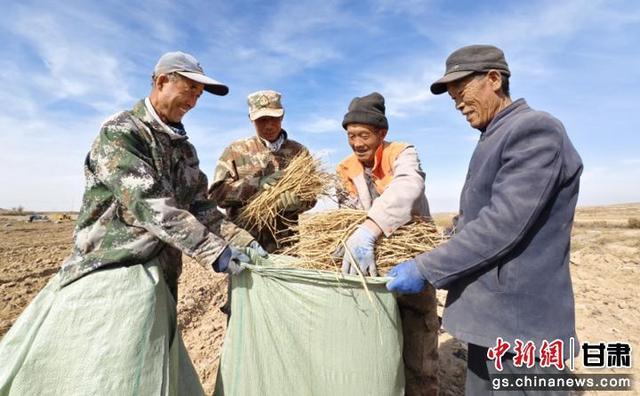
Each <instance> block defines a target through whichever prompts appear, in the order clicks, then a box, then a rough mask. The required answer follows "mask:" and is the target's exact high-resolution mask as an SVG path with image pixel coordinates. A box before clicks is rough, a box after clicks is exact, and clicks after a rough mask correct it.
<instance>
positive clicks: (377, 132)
mask: <svg viewBox="0 0 640 396" xmlns="http://www.w3.org/2000/svg"><path fill="white" fill-rule="evenodd" d="M386 135H387V131H386V130H384V129H378V128H376V127H374V126H371V125H367V124H356V123H353V124H349V125H347V137H348V138H349V146H351V149H352V150H353V153H354V154H355V156H356V158H358V161H360V162H361V163H362V164H363V165H364V166H366V167H368V168H370V167H372V166H373V164H374V163H375V157H376V150H377V149H378V147H380V145H381V144H382V142H384V138H385V136H386Z"/></svg>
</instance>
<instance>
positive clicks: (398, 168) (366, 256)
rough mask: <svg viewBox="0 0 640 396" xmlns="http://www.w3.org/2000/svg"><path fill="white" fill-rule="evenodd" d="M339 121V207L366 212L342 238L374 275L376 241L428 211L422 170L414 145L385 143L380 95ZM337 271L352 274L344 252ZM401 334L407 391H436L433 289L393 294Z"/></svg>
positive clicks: (360, 101) (357, 103)
mask: <svg viewBox="0 0 640 396" xmlns="http://www.w3.org/2000/svg"><path fill="white" fill-rule="evenodd" d="M342 126H343V128H344V129H346V130H347V137H348V139H349V145H350V146H351V148H352V149H353V154H351V155H350V156H348V157H347V158H345V159H344V160H343V161H342V162H341V163H340V164H339V165H338V168H337V173H338V176H339V178H340V180H341V182H342V185H341V186H340V187H339V188H338V202H339V204H340V206H341V207H350V208H355V209H363V210H366V211H367V215H368V217H367V220H366V221H365V222H364V223H362V224H361V225H360V226H359V227H358V228H357V229H356V231H355V232H354V233H353V234H352V235H351V236H350V237H349V238H348V240H347V242H346V246H347V248H348V249H349V251H350V252H351V257H353V258H354V259H355V261H356V263H357V265H358V266H359V268H360V270H361V271H362V273H363V274H364V275H370V276H377V275H378V273H377V270H376V264H375V260H374V246H375V243H376V241H377V240H378V239H379V238H380V237H383V234H384V237H388V236H389V235H391V234H392V233H393V232H394V231H395V230H396V229H398V228H399V227H400V226H402V225H404V224H406V223H408V222H409V221H410V220H411V218H412V216H414V215H418V216H430V213H429V204H428V202H427V197H426V196H425V193H424V189H425V187H424V172H423V171H422V169H421V168H420V160H419V159H418V153H417V152H416V149H415V148H414V146H412V145H410V144H406V143H400V142H387V141H385V140H384V138H385V137H386V135H387V131H388V129H389V123H388V121H387V118H386V116H385V104H384V97H383V96H382V95H380V94H379V93H377V92H373V93H371V94H369V95H366V96H363V97H356V98H354V99H353V100H352V101H351V104H350V105H349V110H348V112H347V114H345V116H344V120H343V122H342ZM342 255H343V261H342V271H343V272H344V273H351V274H355V273H357V271H356V268H355V267H354V265H356V263H352V262H351V261H350V259H349V255H348V254H346V255H345V254H344V252H342ZM398 306H399V308H400V315H401V317H402V328H403V336H404V347H403V359H404V363H405V378H406V387H405V394H407V395H436V394H437V393H438V328H439V327H440V325H439V322H438V316H437V312H436V299H435V289H433V288H427V289H426V290H425V291H424V292H423V293H420V294H417V295H406V296H399V297H398Z"/></svg>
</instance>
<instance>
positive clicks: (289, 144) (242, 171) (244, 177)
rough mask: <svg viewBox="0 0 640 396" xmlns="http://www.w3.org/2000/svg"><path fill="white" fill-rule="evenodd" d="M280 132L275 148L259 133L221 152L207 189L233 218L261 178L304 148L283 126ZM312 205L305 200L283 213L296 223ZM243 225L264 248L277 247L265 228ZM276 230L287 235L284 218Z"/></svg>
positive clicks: (255, 189)
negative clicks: (267, 145) (281, 139)
mask: <svg viewBox="0 0 640 396" xmlns="http://www.w3.org/2000/svg"><path fill="white" fill-rule="evenodd" d="M282 133H283V134H284V136H285V140H284V143H283V144H282V146H280V148H279V149H278V150H277V151H275V152H272V151H271V150H269V148H268V147H266V146H265V144H264V142H263V141H262V140H261V139H260V138H259V137H258V136H252V137H249V138H246V139H240V140H236V141H235V142H233V143H231V144H230V145H229V146H228V147H227V148H226V149H225V150H224V152H223V153H222V155H221V156H220V159H219V160H218V164H217V166H216V169H215V173H214V177H213V183H212V185H211V188H210V189H209V193H210V197H211V198H212V199H213V200H215V201H217V202H218V205H220V207H221V208H225V209H226V211H227V215H228V216H229V218H230V219H231V220H232V221H236V220H237V218H238V214H239V213H240V211H241V210H242V208H243V207H244V206H245V205H246V204H247V203H248V202H249V201H250V199H251V198H252V197H253V196H254V195H255V194H256V193H258V192H259V191H260V185H259V181H260V178H262V177H264V176H269V175H271V174H273V173H274V172H276V171H279V170H283V169H284V168H286V166H287V165H288V164H289V161H290V160H291V159H292V158H294V157H295V156H296V155H298V154H299V153H301V152H303V151H307V148H306V147H304V146H303V145H302V144H300V143H298V142H296V141H295V140H291V139H288V138H287V132H286V131H285V130H284V129H283V130H282ZM313 205H315V202H305V203H304V205H303V207H302V208H301V209H300V210H299V211H298V212H294V213H291V212H287V213H285V214H284V215H285V218H286V219H287V222H291V223H293V224H295V223H296V222H297V220H298V215H299V214H300V213H302V212H304V211H305V210H308V209H310V208H311V207H313ZM246 228H247V229H248V230H249V232H251V233H252V235H253V236H254V237H255V238H256V239H257V240H258V242H260V244H261V245H262V246H263V247H264V248H265V249H267V251H269V252H273V251H274V250H275V249H276V248H277V247H278V246H277V243H276V242H275V240H274V238H273V236H272V235H271V233H270V232H269V231H268V230H252V229H249V227H246ZM277 233H278V235H279V236H282V237H286V236H288V235H290V233H289V229H288V226H287V224H286V223H285V222H284V221H282V222H279V224H278V226H277Z"/></svg>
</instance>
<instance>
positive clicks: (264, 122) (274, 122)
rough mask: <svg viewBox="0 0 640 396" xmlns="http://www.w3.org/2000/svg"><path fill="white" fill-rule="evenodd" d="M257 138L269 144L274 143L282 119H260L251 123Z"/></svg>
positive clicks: (278, 134) (280, 127)
mask: <svg viewBox="0 0 640 396" xmlns="http://www.w3.org/2000/svg"><path fill="white" fill-rule="evenodd" d="M253 125H254V127H255V128H256V132H257V133H258V136H260V137H261V138H263V139H266V140H268V141H270V142H275V141H276V139H278V136H280V130H281V129H282V117H268V116H266V117H260V118H258V119H256V120H255V121H253Z"/></svg>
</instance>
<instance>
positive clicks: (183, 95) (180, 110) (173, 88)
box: [156, 74, 204, 123]
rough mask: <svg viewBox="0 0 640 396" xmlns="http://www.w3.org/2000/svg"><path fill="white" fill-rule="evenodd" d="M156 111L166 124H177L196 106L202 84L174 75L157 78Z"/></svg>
mask: <svg viewBox="0 0 640 396" xmlns="http://www.w3.org/2000/svg"><path fill="white" fill-rule="evenodd" d="M158 80H159V81H158V83H157V84H158V89H159V93H158V109H156V111H158V113H159V115H160V116H161V117H163V118H164V119H166V120H167V121H168V122H173V123H178V122H180V121H182V117H184V115H185V114H187V112H188V111H189V110H191V109H193V108H194V107H195V106H196V103H197V102H198V98H200V95H202V92H203V91H204V84H201V83H199V82H195V81H193V80H189V79H188V78H185V77H182V76H180V75H176V74H174V75H173V76H160V77H158Z"/></svg>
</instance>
